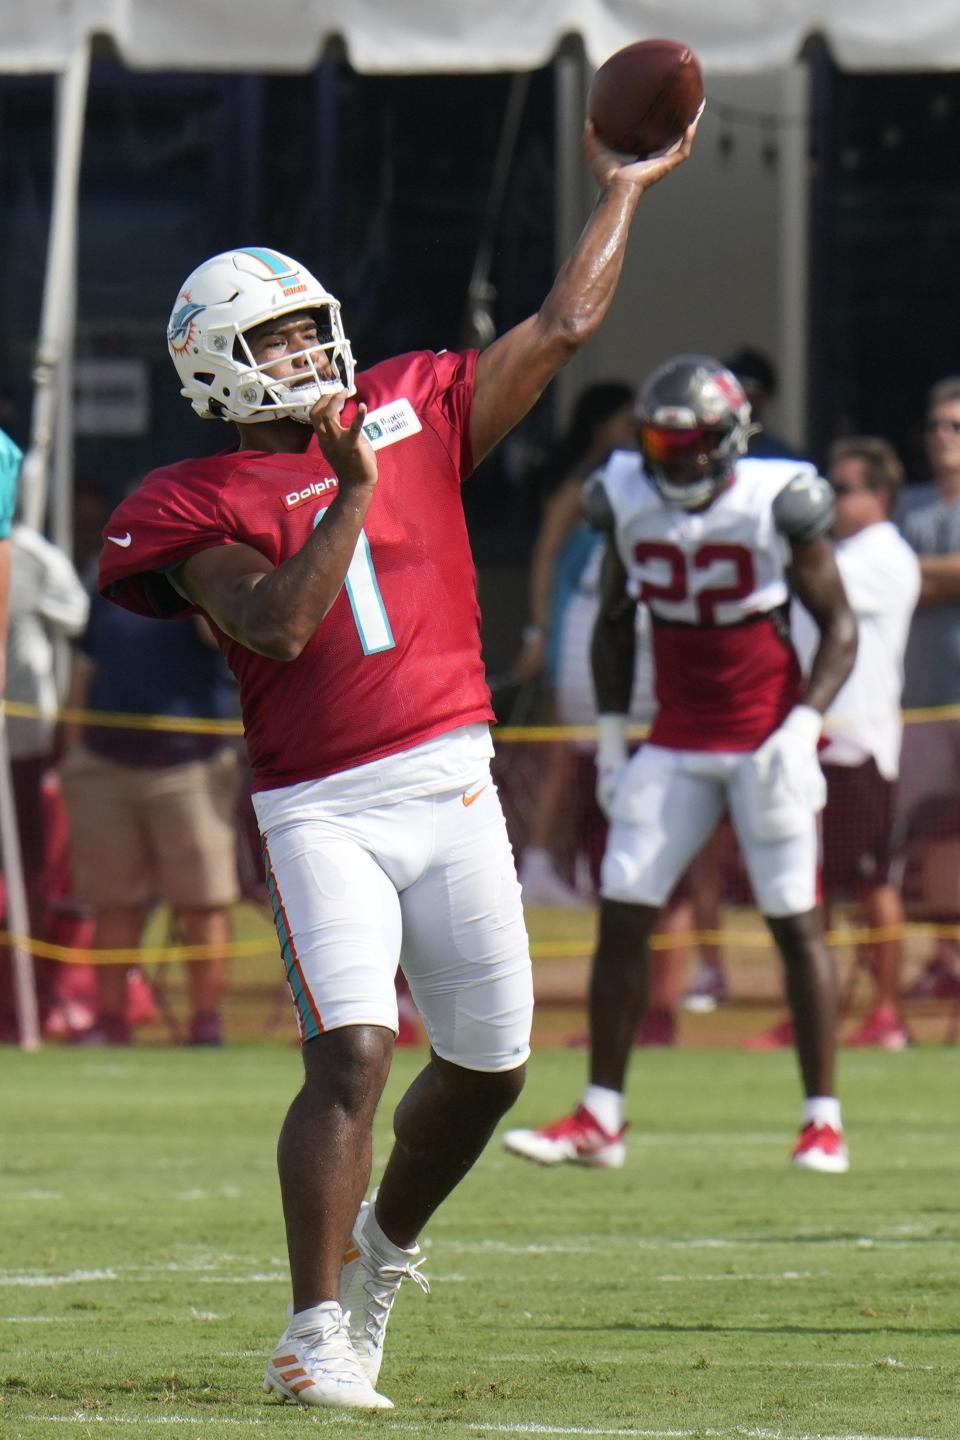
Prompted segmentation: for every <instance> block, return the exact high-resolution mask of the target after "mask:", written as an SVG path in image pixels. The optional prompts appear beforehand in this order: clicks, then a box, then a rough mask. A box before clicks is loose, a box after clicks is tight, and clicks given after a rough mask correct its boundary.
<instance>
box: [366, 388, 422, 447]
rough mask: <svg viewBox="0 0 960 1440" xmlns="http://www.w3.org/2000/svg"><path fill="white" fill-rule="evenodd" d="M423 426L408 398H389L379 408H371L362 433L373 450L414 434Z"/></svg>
mask: <svg viewBox="0 0 960 1440" xmlns="http://www.w3.org/2000/svg"><path fill="white" fill-rule="evenodd" d="M422 429H423V426H422V425H421V424H420V421H419V420H418V419H417V416H416V412H415V410H414V408H413V406H412V405H411V404H410V401H409V400H406V399H401V400H391V402H390V404H389V405H381V407H380V409H379V410H371V411H370V413H369V414H368V416H367V418H366V420H364V422H363V433H364V436H365V437H366V439H367V440H368V441H369V442H370V445H371V448H372V449H374V450H382V449H383V447H384V445H394V444H395V443H396V442H397V441H398V440H404V439H406V437H407V436H408V435H416V434H417V433H418V432H419V431H420V430H422Z"/></svg>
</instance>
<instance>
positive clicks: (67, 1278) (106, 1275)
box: [0, 1270, 120, 1287]
mask: <svg viewBox="0 0 960 1440" xmlns="http://www.w3.org/2000/svg"><path fill="white" fill-rule="evenodd" d="M119 1278H120V1276H119V1275H118V1274H117V1272H116V1270H71V1271H70V1273H69V1274H68V1275H23V1274H21V1275H0V1285H26V1286H29V1287H50V1286H53V1285H83V1284H85V1283H86V1282H87V1281H89V1280H119Z"/></svg>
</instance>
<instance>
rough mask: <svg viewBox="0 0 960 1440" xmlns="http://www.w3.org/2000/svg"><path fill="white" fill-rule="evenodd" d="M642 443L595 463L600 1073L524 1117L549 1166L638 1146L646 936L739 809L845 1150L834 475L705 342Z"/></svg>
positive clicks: (653, 391)
mask: <svg viewBox="0 0 960 1440" xmlns="http://www.w3.org/2000/svg"><path fill="white" fill-rule="evenodd" d="M637 418H638V431H639V441H640V455H635V454H628V453H625V452H619V453H617V454H614V455H613V456H612V457H611V459H610V460H609V461H608V462H607V464H606V466H605V467H604V469H603V470H602V471H601V472H599V473H598V474H597V475H596V476H595V477H593V480H592V481H590V482H588V487H587V491H586V495H585V505H586V507H587V509H588V512H589V514H590V515H591V517H592V518H593V520H594V523H596V524H598V525H602V526H603V527H604V528H605V529H606V530H607V533H608V546H607V556H606V564H605V571H604V579H603V588H602V599H601V609H600V614H599V617H598V620H597V625H596V629H595V631H594V636H593V649H592V660H593V675H594V684H595V687H596V692H597V704H598V710H599V720H598V742H599V743H598V750H597V769H598V798H599V800H600V803H601V805H602V806H603V808H604V809H605V810H606V812H607V814H608V815H609V817H610V833H609V838H608V841H607V848H606V852H605V855H604V860H603V869H602V876H601V896H602V900H601V908H600V938H599V942H598V946H597V950H596V953H595V956H594V962H593V972H592V976H591V984H590V1029H591V1060H590V1079H589V1084H588V1086H587V1088H586V1091H585V1093H584V1097H583V1102H582V1104H581V1105H580V1106H579V1108H578V1109H577V1110H576V1112H575V1113H574V1114H573V1115H571V1116H567V1117H565V1118H564V1119H562V1120H560V1121H557V1122H556V1123H554V1124H553V1125H548V1126H546V1127H544V1128H543V1129H542V1130H513V1131H510V1132H508V1134H507V1136H506V1137H505V1144H506V1146H507V1149H509V1150H511V1151H513V1152H514V1153H516V1154H520V1155H523V1156H526V1157H527V1158H529V1159H533V1160H537V1161H540V1162H541V1163H543V1164H556V1163H558V1162H561V1161H575V1162H579V1163H582V1164H589V1165H600V1166H608V1167H616V1166H619V1165H622V1164H623V1160H624V1153H625V1152H624V1144H623V1135H624V1130H625V1128H626V1127H625V1125H624V1118H623V1091H624V1082H625V1078H626V1070H627V1062H628V1059H629V1055H630V1049H631V1040H632V1037H633V1034H634V1031H635V1029H636V1025H637V1022H638V1020H639V1018H640V1016H641V1015H642V1013H643V1010H644V1008H645V1006H646V1003H647V977H648V970H649V955H648V940H649V937H650V934H651V932H652V930H653V927H654V925H655V924H656V920H657V916H658V914H659V911H660V907H661V906H662V904H663V902H664V900H665V899H666V897H667V895H668V894H669V893H670V891H671V889H672V888H673V886H674V884H675V883H676V881H677V879H678V878H679V876H680V875H681V874H682V873H683V871H684V870H685V869H686V868H687V866H688V864H689V863H690V861H691V860H692V858H693V857H694V855H696V854H697V852H698V851H699V850H700V849H701V847H702V846H703V845H704V844H705V843H706V841H707V839H708V838H709V836H710V834H711V833H712V831H713V830H714V828H715V826H716V825H717V823H718V821H719V820H720V817H721V816H722V814H723V813H724V810H725V809H729V812H730V817H731V820H732V823H733V826H734V828H735V830H736V832H737V835H738V837H739V840H740V844H741V848H742V851H743V855H744V860H745V862H746V866H747V870H748V872H749V875H750V880H751V884H752V886H753V890H754V894H755V896H756V900H757V904H758V906H759V908H760V910H761V911H762V913H763V916H764V918H765V920H766V922H767V924H768V926H769V928H770V931H771V933H772V935H773V937H774V940H775V941H776V943H777V946H778V948H779V950H780V954H781V956H782V958H783V963H784V968H785V972H786V989H787V996H788V999H789V1002H790V1009H791V1012H792V1018H793V1026H794V1034H795V1044H796V1049H797V1056H798V1059H799V1062H800V1070H801V1074H802V1079H803V1087H804V1092H805V1100H804V1105H803V1111H802V1116H801V1131H800V1136H799V1139H798V1140H797V1142H796V1144H795V1146H794V1148H793V1151H792V1160H793V1163H794V1164H795V1165H797V1166H798V1167H800V1168H802V1169H807V1170H819V1171H823V1172H827V1173H834V1174H836V1173H841V1172H843V1171H845V1170H846V1169H847V1168H848V1164H849V1161H848V1157H847V1148H846V1144H845V1141H844V1137H843V1127H842V1122H841V1118H840V1104H839V1101H838V1100H837V1098H836V1094H835V1090H834V1073H833V1072H834V1055H835V1048H836V1038H835V1008H836V1006H835V992H836V986H835V978H834V973H833V966H832V963H831V959H830V955H829V952H828V950H827V948H826V945H825V943H824V939H823V922H822V915H821V910H820V907H819V905H818V903H817V864H818V840H817V814H818V811H819V810H820V809H821V808H822V806H823V803H824V799H825V788H826V787H825V784H824V779H823V774H822V772H821V770H820V766H819V763H818V761H817V746H818V742H819V739H820V730H821V724H822V720H823V713H824V711H825V710H826V708H827V706H828V705H829V704H830V702H831V701H832V700H833V698H834V696H835V695H836V694H837V692H838V690H839V689H840V687H841V685H842V684H843V682H844V680H845V679H846V678H847V676H848V674H849V673H850V670H851V667H852V665H853V660H854V656H855V653H856V643H857V635H856V621H855V618H854V616H853V613H852V611H851V609H850V606H849V604H848V602H847V598H846V595H845V593H844V589H843V583H842V581H841V579H840V575H839V572H838V570H837V566H836V563H835V561H834V557H833V551H832V549H831V546H830V543H829V540H828V539H827V538H826V537H827V535H828V532H829V530H830V527H831V524H832V522H833V516H834V504H833V496H832V492H831V490H830V486H829V485H828V484H827V482H826V481H825V480H823V479H822V478H821V477H820V476H819V475H818V474H817V472H816V470H815V469H814V468H813V466H812V465H809V464H806V463H805V462H802V461H796V460H754V459H747V458H745V456H746V451H747V446H748V443H749V440H750V436H751V433H752V432H753V428H754V427H753V425H752V423H751V413H750V406H749V404H748V402H747V399H746V396H745V394H744V392H743V389H742V387H741V385H740V383H739V381H738V380H737V379H736V377H735V376H734V375H733V374H732V373H731V372H730V371H729V370H727V369H726V368H725V367H724V366H723V365H721V364H720V362H719V361H717V360H715V359H713V358H712V357H711V356H707V355H680V356H676V357H674V359H672V360H669V361H668V362H667V363H666V364H665V365H663V366H661V367H660V368H659V369H658V370H656V371H654V373H653V375H652V376H651V377H650V378H649V379H648V380H647V382H646V384H645V385H644V387H643V389H642V391H641V396H640V402H639V407H638V417H637ZM791 595H796V596H797V597H798V598H799V599H800V600H802V601H803V603H804V604H805V605H806V607H807V609H808V610H809V612H810V614H811V615H812V617H813V619H814V621H815V623H816V626H817V630H818V632H819V641H818V645H817V649H816V653H815V655H814V657H813V661H812V666H811V669H810V673H809V675H808V677H807V679H806V680H805V681H804V679H803V678H802V676H801V672H800V667H799V663H798V660H797V656H796V654H795V652H794V650H793V646H792V644H791V641H790V635H789V627H788V610H789V603H790V597H791ZM641 600H642V601H643V602H644V603H645V604H646V605H647V607H648V609H649V612H650V617H651V621H652V636H653V653H654V665H655V671H656V677H657V683H656V698H657V711H656V714H655V716H654V721H653V726H652V729H651V733H650V738H649V740H648V742H647V743H645V744H644V745H643V746H642V748H641V749H640V750H639V751H638V752H637V753H636V754H635V755H634V756H633V757H632V758H631V759H629V760H628V758H627V745H626V725H627V719H626V717H627V701H628V699H629V695H630V684H631V679H632V675H633V666H634V638H633V612H634V609H635V607H636V605H637V603H638V602H639V601H641Z"/></svg>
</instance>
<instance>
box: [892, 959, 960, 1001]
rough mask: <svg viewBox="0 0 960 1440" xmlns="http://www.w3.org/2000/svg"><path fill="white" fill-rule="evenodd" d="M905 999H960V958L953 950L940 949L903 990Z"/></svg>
mask: <svg viewBox="0 0 960 1440" xmlns="http://www.w3.org/2000/svg"><path fill="white" fill-rule="evenodd" d="M903 998H904V1000H957V999H960V959H958V958H957V957H956V955H955V954H954V953H953V952H952V951H944V950H938V951H937V953H936V955H934V956H933V958H932V959H931V960H928V962H927V964H926V965H925V966H924V968H923V969H922V970H921V971H920V974H919V975H918V976H917V978H916V979H915V980H914V981H913V983H912V985H908V986H907V988H906V990H904V992H903Z"/></svg>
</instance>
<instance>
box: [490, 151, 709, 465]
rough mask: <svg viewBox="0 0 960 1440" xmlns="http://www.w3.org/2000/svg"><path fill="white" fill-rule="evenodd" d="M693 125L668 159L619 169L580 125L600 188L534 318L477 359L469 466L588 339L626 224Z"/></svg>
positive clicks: (611, 290) (604, 303) (613, 275)
mask: <svg viewBox="0 0 960 1440" xmlns="http://www.w3.org/2000/svg"><path fill="white" fill-rule="evenodd" d="M695 133H696V126H691V128H690V129H689V130H688V131H687V133H686V135H685V137H684V140H683V142H682V144H681V145H680V147H679V149H678V150H676V151H675V152H674V153H673V154H672V155H669V156H662V157H660V158H658V159H656V160H644V161H640V162H637V163H636V164H633V165H621V163H620V162H619V160H618V159H617V157H616V156H615V155H613V154H612V153H611V152H610V151H609V150H607V149H605V148H604V147H603V146H602V145H601V144H600V142H599V141H598V140H597V138H596V136H595V135H594V133H593V130H592V127H591V126H590V125H589V124H588V126H587V130H586V133H585V135H584V142H583V143H584V150H585V152H586V154H587V158H588V160H589V162H590V168H591V170H592V171H593V175H594V178H595V179H596V181H597V183H598V185H599V186H600V193H599V195H598V197H597V203H596V205H595V206H594V208H593V212H592V213H591V215H590V218H589V220H588V221H587V223H586V226H585V227H584V230H583V233H582V234H581V236H580V239H579V240H578V241H577V243H576V245H575V246H574V248H573V250H572V251H571V252H570V254H569V255H568V257H567V259H566V260H565V261H564V263H563V265H562V266H561V268H560V271H559V273H558V275H557V278H556V280H555V281H554V282H553V285H552V287H551V289H550V293H549V294H548V296H547V298H546V299H545V300H544V302H543V304H542V305H541V307H540V309H539V311H538V312H537V314H536V315H534V316H532V317H531V318H530V319H529V320H524V321H523V322H522V323H521V324H520V325H517V326H515V327H514V329H512V330H509V331H507V333H506V334H505V335H502V336H501V337H500V339H499V340H497V341H495V342H494V344H492V345H490V346H488V348H487V349H486V350H484V351H483V352H482V354H481V355H480V357H479V359H478V360H477V373H476V380H475V385H474V396H473V407H472V411H471V419H470V439H471V444H472V449H473V457H474V461H475V462H476V463H479V462H480V460H482V459H483V457H484V455H486V454H487V453H488V452H489V451H490V450H491V449H492V448H493V446H494V445H495V444H496V443H497V441H498V440H500V439H502V437H503V436H504V435H506V434H507V432H508V431H509V430H511V429H512V428H513V426H514V425H516V424H517V422H518V421H519V420H521V419H522V418H523V416H524V415H526V413H527V411H528V410H529V409H530V407H531V406H532V405H533V404H534V402H535V401H536V400H537V399H538V398H539V396H540V395H541V394H542V393H543V390H544V389H545V387H546V386H547V384H548V383H549V382H550V380H552V379H553V377H554V375H556V373H557V371H558V370H560V369H561V368H562V367H563V366H564V365H566V363H567V361H568V360H570V359H571V358H572V357H573V356H574V355H575V354H576V353H577V351H578V350H579V349H580V348H581V346H583V345H585V344H586V342H587V341H588V340H589V339H590V337H591V336H592V335H593V334H595V333H596V331H597V329H598V328H599V326H600V324H601V322H602V321H603V318H604V316H605V315H606V313H607V311H608V310H609V308H610V302H611V301H612V299H613V296H614V294H615V292H616V288H617V284H618V282H619V280H620V274H621V271H622V269H623V258H624V255H625V253H626V247H627V238H628V236H629V233H630V223H631V221H632V220H633V216H634V212H635V211H636V208H637V202H638V201H639V199H640V196H641V195H642V194H643V192H644V191H645V190H648V189H649V188H650V187H651V186H652V185H655V184H656V182H657V181H658V180H660V179H662V178H663V176H664V175H666V174H668V173H669V172H670V171H671V170H673V169H675V168H676V166H677V165H680V164H682V163H683V161H684V160H685V159H686V158H687V156H688V155H689V154H690V149H691V147H692V145H693V139H694V135H695Z"/></svg>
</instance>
